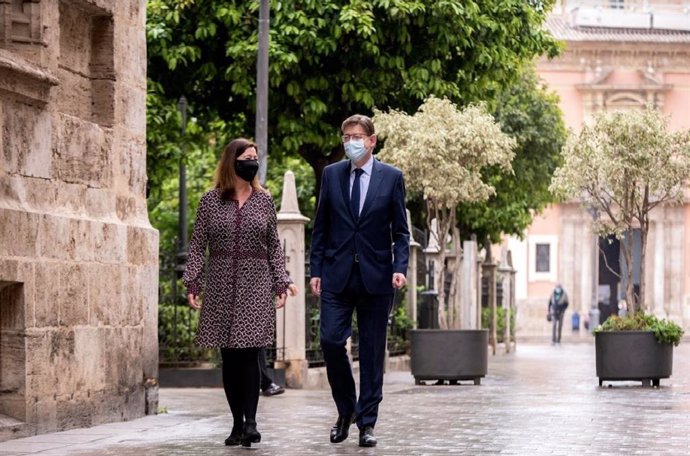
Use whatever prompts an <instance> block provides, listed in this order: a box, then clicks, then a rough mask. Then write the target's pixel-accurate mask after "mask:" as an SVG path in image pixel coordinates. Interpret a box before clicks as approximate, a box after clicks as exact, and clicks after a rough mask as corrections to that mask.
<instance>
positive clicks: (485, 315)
mask: <svg viewBox="0 0 690 456" xmlns="http://www.w3.org/2000/svg"><path fill="white" fill-rule="evenodd" d="M490 317H491V309H490V308H489V307H482V328H483V329H489V320H490ZM505 330H506V309H504V308H503V307H496V342H498V343H503V342H505V336H504V334H505ZM510 334H511V335H512V337H515V312H513V313H511V314H510Z"/></svg>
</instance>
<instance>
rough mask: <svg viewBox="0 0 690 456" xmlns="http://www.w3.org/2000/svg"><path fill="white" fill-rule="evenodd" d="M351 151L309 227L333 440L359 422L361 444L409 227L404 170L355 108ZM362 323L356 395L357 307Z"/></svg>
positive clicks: (332, 172)
mask: <svg viewBox="0 0 690 456" xmlns="http://www.w3.org/2000/svg"><path fill="white" fill-rule="evenodd" d="M342 132H343V136H342V141H343V146H344V148H345V154H346V155H347V157H348V158H349V160H347V161H341V162H339V163H334V164H332V165H329V166H327V167H326V168H325V169H324V170H323V176H322V179H321V192H320V194H319V202H318V207H317V209H316V218H315V220H314V230H313V232H312V245H311V258H310V262H311V264H310V272H311V277H312V278H311V281H310V284H309V285H310V286H311V289H312V291H313V292H314V294H316V295H320V296H321V348H322V350H323V355H324V360H325V361H326V371H327V374H328V382H329V383H330V385H331V392H332V394H333V399H334V401H335V404H336V407H337V409H338V420H337V422H336V424H335V426H334V427H333V428H332V429H331V435H330V439H331V442H333V443H338V442H342V441H343V440H345V439H346V438H347V436H348V432H349V428H350V424H351V423H353V421H356V422H357V427H358V428H359V445H360V446H364V447H372V446H375V445H376V443H377V441H376V437H375V436H374V426H375V425H376V419H377V417H378V407H379V403H380V402H381V400H382V399H383V363H384V356H385V351H386V326H387V323H388V315H389V312H390V310H391V305H392V302H393V292H394V289H396V288H402V287H403V286H404V285H405V283H406V279H405V273H406V272H407V262H408V258H409V245H410V234H409V231H408V229H407V214H406V212H405V184H404V182H403V175H402V172H401V171H400V170H399V169H397V168H394V167H392V166H389V165H386V164H383V163H381V162H379V161H378V160H376V159H374V157H373V156H372V152H373V150H374V147H375V146H376V135H375V132H374V124H373V123H372V121H371V119H370V118H369V117H367V116H363V115H353V116H351V117H349V118H347V119H346V120H345V121H344V122H343V125H342ZM355 310H356V311H357V325H358V329H359V369H360V377H359V378H360V383H359V384H360V391H359V400H357V393H356V390H355V381H354V377H353V375H352V368H351V366H350V361H349V359H348V357H347V351H346V348H345V343H346V341H347V339H348V337H350V335H351V334H352V313H353V311H355Z"/></svg>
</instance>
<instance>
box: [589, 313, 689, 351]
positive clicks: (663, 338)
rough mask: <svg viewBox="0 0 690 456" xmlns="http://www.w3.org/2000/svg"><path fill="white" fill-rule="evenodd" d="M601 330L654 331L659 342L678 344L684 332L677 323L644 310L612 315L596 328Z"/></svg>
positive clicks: (596, 330)
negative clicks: (629, 313)
mask: <svg viewBox="0 0 690 456" xmlns="http://www.w3.org/2000/svg"><path fill="white" fill-rule="evenodd" d="M599 331H652V332H653V333H654V336H655V337H656V340H657V341H659V343H661V344H673V345H676V346H677V345H678V344H680V341H681V339H682V338H683V333H684V331H683V329H682V328H681V327H680V326H678V325H677V324H676V323H674V322H672V321H670V320H666V319H660V318H657V317H655V316H654V315H651V314H645V313H644V312H636V313H634V314H631V315H626V316H624V317H618V316H615V315H614V316H611V317H609V318H608V319H607V320H606V321H605V322H604V323H602V324H600V325H599V326H597V327H596V328H594V332H599Z"/></svg>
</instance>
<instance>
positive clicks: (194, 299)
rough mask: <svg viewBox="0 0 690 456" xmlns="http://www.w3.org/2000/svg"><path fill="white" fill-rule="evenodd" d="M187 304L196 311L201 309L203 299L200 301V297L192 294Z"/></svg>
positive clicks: (188, 296)
mask: <svg viewBox="0 0 690 456" xmlns="http://www.w3.org/2000/svg"><path fill="white" fill-rule="evenodd" d="M187 304H188V305H189V307H191V308H192V309H194V310H199V309H201V299H199V296H195V295H194V294H192V293H189V294H188V295H187Z"/></svg>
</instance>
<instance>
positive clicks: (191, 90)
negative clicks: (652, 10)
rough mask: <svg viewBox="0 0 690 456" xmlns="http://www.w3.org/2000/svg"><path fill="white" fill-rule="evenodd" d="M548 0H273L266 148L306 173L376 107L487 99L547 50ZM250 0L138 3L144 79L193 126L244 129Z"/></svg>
mask: <svg viewBox="0 0 690 456" xmlns="http://www.w3.org/2000/svg"><path fill="white" fill-rule="evenodd" d="M552 5H553V0H547V1H543V2H525V1H524V0H484V1H482V2H475V1H469V2H468V1H465V0H433V1H420V0H373V1H364V0H318V1H316V0H274V1H273V2H271V23H270V26H271V31H270V49H269V54H270V55H269V65H270V68H269V85H270V88H269V90H270V94H269V105H270V109H269V115H268V117H269V118H268V123H269V143H270V144H269V150H270V153H271V154H272V156H282V155H287V156H295V155H297V154H299V155H301V156H302V157H303V158H304V159H305V160H306V161H307V162H308V163H309V164H310V166H311V167H312V168H313V169H314V170H315V172H316V176H317V179H318V178H320V171H321V169H322V168H323V167H324V166H325V165H327V164H328V163H332V162H334V161H337V160H340V159H341V158H342V156H343V151H342V147H341V145H340V142H339V138H338V136H339V135H338V126H339V125H340V123H341V122H342V120H343V119H344V118H346V117H347V116H348V115H350V114H352V113H354V112H361V113H364V114H367V113H371V112H372V109H373V108H374V107H375V106H379V107H381V108H387V107H394V108H399V109H402V110H404V111H406V112H412V111H414V110H416V109H417V107H418V106H419V104H420V103H421V101H422V100H424V99H426V98H427V97H428V96H429V95H431V94H434V95H436V96H438V97H444V96H446V97H449V98H450V99H451V100H453V101H455V102H457V103H460V104H467V103H470V102H474V101H478V100H495V97H496V95H497V94H498V93H500V92H501V91H502V90H503V88H505V87H508V86H510V85H511V84H513V83H514V82H515V80H516V78H517V74H518V69H519V68H520V66H521V64H522V62H525V61H530V60H532V59H533V58H534V57H535V56H539V55H543V54H548V55H550V56H553V55H555V54H556V53H557V52H558V51H559V46H558V44H557V43H556V42H555V41H554V40H553V38H552V37H551V36H549V35H548V33H547V32H546V31H545V29H544V28H543V27H542V24H543V22H544V20H545V17H546V14H547V11H548V10H549V9H550V8H551V6H552ZM257 33H258V1H257V0H251V1H245V2H226V1H221V0H204V1H201V0H185V1H182V2H180V1H178V0H149V1H148V21H147V40H148V44H149V47H148V56H149V75H150V78H151V80H152V81H155V82H156V83H159V84H160V85H161V87H162V88H163V89H164V91H165V94H166V96H167V97H168V98H169V99H171V100H176V99H177V97H179V96H180V95H181V94H184V95H186V96H187V98H188V99H189V100H190V101H193V102H194V103H195V104H196V106H199V107H201V108H199V109H197V111H196V115H197V116H198V117H199V119H202V121H201V123H205V122H207V121H209V120H214V119H217V118H220V119H225V120H226V121H231V122H234V121H235V120H237V121H238V122H239V124H240V125H241V127H240V128H239V130H240V131H245V132H248V131H253V126H254V120H253V119H254V106H255V93H254V92H255V85H256V84H255V75H256V72H255V68H256V53H257V42H258V39H257ZM318 187H319V184H318V182H317V185H316V190H317V191H318Z"/></svg>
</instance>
